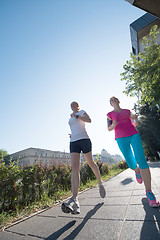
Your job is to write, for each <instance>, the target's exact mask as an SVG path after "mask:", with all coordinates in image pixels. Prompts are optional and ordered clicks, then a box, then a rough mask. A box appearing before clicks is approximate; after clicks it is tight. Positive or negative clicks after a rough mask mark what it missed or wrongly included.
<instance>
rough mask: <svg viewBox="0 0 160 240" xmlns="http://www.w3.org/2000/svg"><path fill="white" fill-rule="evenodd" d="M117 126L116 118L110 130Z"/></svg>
mask: <svg viewBox="0 0 160 240" xmlns="http://www.w3.org/2000/svg"><path fill="white" fill-rule="evenodd" d="M116 126H117V120H116V119H115V120H114V121H113V122H112V124H111V125H110V126H109V127H108V130H109V131H112V130H113V129H114V128H115V127H116Z"/></svg>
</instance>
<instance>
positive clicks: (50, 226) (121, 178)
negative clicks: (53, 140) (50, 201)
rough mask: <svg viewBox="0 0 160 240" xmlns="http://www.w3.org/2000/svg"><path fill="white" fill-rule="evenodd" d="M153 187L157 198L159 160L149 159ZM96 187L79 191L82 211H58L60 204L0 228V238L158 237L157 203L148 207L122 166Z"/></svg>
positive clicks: (106, 239)
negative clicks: (100, 187)
mask: <svg viewBox="0 0 160 240" xmlns="http://www.w3.org/2000/svg"><path fill="white" fill-rule="evenodd" d="M150 167H151V174H152V189H153V191H154V193H155V195H156V196H157V198H158V199H159V200H160V162H159V163H150ZM104 186H105V188H106V190H107V197H106V198H105V199H101V198H100V197H99V193H98V188H94V189H91V190H88V191H85V192H83V193H81V194H80V195H79V202H80V205H81V214H80V215H76V216H75V215H72V214H64V213H62V212H61V208H60V205H58V206H56V207H53V208H51V209H49V210H47V211H44V212H42V213H40V214H38V215H36V216H34V217H32V218H29V219H28V220H25V221H23V222H21V223H19V224H16V225H14V226H12V227H9V228H7V229H6V230H5V231H3V232H0V240H41V239H45V240H54V239H59V240H60V239H68V240H71V239H76V240H94V239H98V240H112V239H113V240H139V239H140V240H159V239H160V207H159V208H156V209H153V208H151V207H149V205H148V202H147V199H146V196H145V192H144V185H143V184H141V185H140V184H138V183H137V182H136V181H135V176H134V172H133V171H132V170H130V169H127V170H125V171H124V172H122V173H120V174H119V175H117V176H115V177H113V178H112V179H110V180H109V181H107V182H105V183H104Z"/></svg>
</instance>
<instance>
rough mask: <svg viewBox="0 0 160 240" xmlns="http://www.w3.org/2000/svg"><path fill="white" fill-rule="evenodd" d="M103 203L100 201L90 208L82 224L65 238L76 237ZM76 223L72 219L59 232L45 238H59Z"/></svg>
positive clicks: (68, 239) (50, 239) (65, 239)
mask: <svg viewBox="0 0 160 240" xmlns="http://www.w3.org/2000/svg"><path fill="white" fill-rule="evenodd" d="M103 204H104V202H103V203H98V204H97V205H96V206H95V207H94V208H93V209H92V210H90V211H89V212H88V213H87V214H86V216H85V217H84V219H83V221H82V222H81V224H79V225H78V226H77V227H76V228H75V229H74V230H73V231H72V232H71V233H70V234H69V235H68V236H67V237H66V238H64V240H71V239H74V238H75V237H76V236H77V235H78V233H79V232H80V231H81V230H82V228H83V227H84V225H85V224H86V223H87V221H88V220H89V219H90V218H91V217H92V216H93V215H94V214H95V213H96V212H97V211H98V209H99V208H100V207H102V205H103ZM75 223H76V221H71V222H70V223H68V224H67V225H65V226H64V227H62V228H61V229H59V230H58V231H57V232H55V233H53V234H52V235H50V236H49V237H48V238H46V239H45V240H55V239H57V238H58V237H59V236H60V235H62V234H63V233H64V232H65V231H67V230H68V229H69V228H71V227H72V226H73V225H74V224H75Z"/></svg>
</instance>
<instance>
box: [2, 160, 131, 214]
mask: <svg viewBox="0 0 160 240" xmlns="http://www.w3.org/2000/svg"><path fill="white" fill-rule="evenodd" d="M97 165H98V167H99V169H100V173H101V175H102V176H103V175H106V174H108V173H109V171H110V169H113V168H119V169H122V170H124V169H126V168H128V166H127V164H126V162H125V161H121V162H119V163H117V164H116V165H112V166H108V164H107V163H103V162H100V161H99V160H97ZM80 176H81V184H82V185H85V184H86V183H87V182H88V181H91V180H95V179H96V177H95V175H94V173H93V172H92V170H91V168H90V167H89V165H88V164H87V163H84V164H83V165H82V166H81V169H80ZM70 190H71V166H70V165H65V164H63V163H60V164H55V163H52V164H50V166H49V167H47V166H44V165H42V164H37V163H36V164H34V165H33V166H24V167H19V166H18V162H13V161H11V160H10V163H9V164H5V163H4V162H2V161H1V162H0V213H2V212H9V211H14V210H16V209H23V207H25V206H28V205H30V204H32V203H34V202H38V201H42V200H43V201H45V200H46V199H48V198H49V199H54V200H57V199H58V198H59V196H60V195H59V193H60V192H62V191H70Z"/></svg>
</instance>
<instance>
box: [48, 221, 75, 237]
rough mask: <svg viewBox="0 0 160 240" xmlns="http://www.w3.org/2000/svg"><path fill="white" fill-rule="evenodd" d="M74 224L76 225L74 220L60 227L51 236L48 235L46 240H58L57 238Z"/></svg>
mask: <svg viewBox="0 0 160 240" xmlns="http://www.w3.org/2000/svg"><path fill="white" fill-rule="evenodd" d="M75 223H76V221H75V220H74V221H71V222H69V223H67V224H66V225H65V226H64V227H62V228H61V229H59V230H58V231H56V232H54V233H53V234H52V235H50V236H49V237H48V238H46V240H55V239H57V238H59V236H61V235H62V234H63V233H64V232H65V231H67V230H68V229H69V228H71V227H72V226H73V225H74V224H75Z"/></svg>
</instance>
